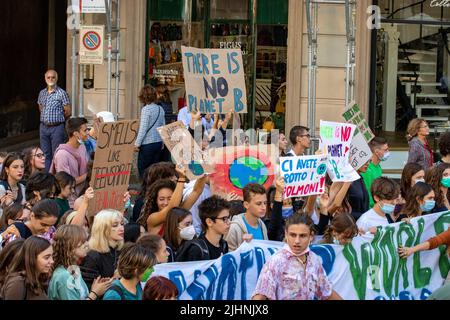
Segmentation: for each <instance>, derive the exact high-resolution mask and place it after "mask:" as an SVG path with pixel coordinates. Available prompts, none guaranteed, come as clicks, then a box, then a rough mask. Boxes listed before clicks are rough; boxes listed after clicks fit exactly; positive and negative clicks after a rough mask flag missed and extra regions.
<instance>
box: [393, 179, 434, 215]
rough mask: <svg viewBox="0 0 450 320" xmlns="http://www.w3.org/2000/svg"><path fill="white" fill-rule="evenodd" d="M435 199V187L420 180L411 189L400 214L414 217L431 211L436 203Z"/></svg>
mask: <svg viewBox="0 0 450 320" xmlns="http://www.w3.org/2000/svg"><path fill="white" fill-rule="evenodd" d="M434 199H435V193H434V191H433V188H432V187H431V186H430V185H428V184H426V183H423V182H418V183H416V184H415V185H414V187H412V188H411V190H410V191H409V194H408V198H406V204H405V205H404V207H403V209H402V211H401V212H400V216H401V215H404V216H406V217H408V218H414V217H418V216H421V215H422V214H425V213H429V212H431V211H432V210H433V209H434V206H435V205H436V201H435V200H434ZM397 221H398V219H397Z"/></svg>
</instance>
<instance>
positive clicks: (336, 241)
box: [333, 237, 341, 245]
mask: <svg viewBox="0 0 450 320" xmlns="http://www.w3.org/2000/svg"><path fill="white" fill-rule="evenodd" d="M333 244H337V245H341V243H340V242H339V240H338V239H336V238H335V237H333Z"/></svg>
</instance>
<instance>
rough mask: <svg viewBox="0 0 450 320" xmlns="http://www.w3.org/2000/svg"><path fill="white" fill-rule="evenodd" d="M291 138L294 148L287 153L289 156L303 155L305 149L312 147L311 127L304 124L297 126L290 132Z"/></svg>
mask: <svg viewBox="0 0 450 320" xmlns="http://www.w3.org/2000/svg"><path fill="white" fill-rule="evenodd" d="M289 140H290V141H291V144H292V149H291V151H289V152H288V153H287V156H293V157H295V156H303V155H305V150H306V149H308V148H310V147H311V135H310V134H309V128H307V127H304V126H295V127H293V128H292V129H291V132H290V133H289Z"/></svg>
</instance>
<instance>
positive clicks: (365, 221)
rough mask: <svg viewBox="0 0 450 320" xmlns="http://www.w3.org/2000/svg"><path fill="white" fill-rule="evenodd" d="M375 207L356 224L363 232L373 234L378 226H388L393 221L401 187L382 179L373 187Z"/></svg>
mask: <svg viewBox="0 0 450 320" xmlns="http://www.w3.org/2000/svg"><path fill="white" fill-rule="evenodd" d="M371 191H372V196H373V199H374V201H375V205H374V206H373V208H372V209H370V210H369V211H367V212H366V213H364V214H363V215H362V216H361V217H360V218H359V219H358V221H357V222H356V225H357V226H358V228H359V230H360V231H362V232H364V233H365V232H368V231H369V232H371V231H373V228H376V227H378V226H386V225H388V224H389V223H390V221H392V220H393V219H392V217H391V215H393V214H394V210H395V205H396V204H397V199H398V196H399V194H400V186H399V185H398V183H397V182H395V181H394V180H392V179H389V178H386V177H381V178H378V179H376V180H375V181H374V182H373V184H372V187H371ZM371 229H372V230H371Z"/></svg>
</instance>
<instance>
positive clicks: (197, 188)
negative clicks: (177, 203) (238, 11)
mask: <svg viewBox="0 0 450 320" xmlns="http://www.w3.org/2000/svg"><path fill="white" fill-rule="evenodd" d="M206 179H207V176H206V175H203V177H201V178H200V179H197V181H196V182H195V185H194V188H193V190H192V192H191V194H190V195H189V196H188V197H187V198H186V200H184V201H183V203H182V204H181V207H182V208H183V209H186V210H190V209H191V208H192V206H193V205H194V204H195V203H196V202H197V200H198V198H199V197H200V196H201V195H202V193H203V189H204V188H205V184H206Z"/></svg>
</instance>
